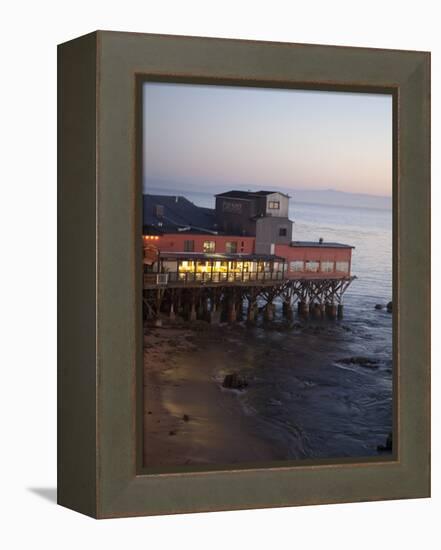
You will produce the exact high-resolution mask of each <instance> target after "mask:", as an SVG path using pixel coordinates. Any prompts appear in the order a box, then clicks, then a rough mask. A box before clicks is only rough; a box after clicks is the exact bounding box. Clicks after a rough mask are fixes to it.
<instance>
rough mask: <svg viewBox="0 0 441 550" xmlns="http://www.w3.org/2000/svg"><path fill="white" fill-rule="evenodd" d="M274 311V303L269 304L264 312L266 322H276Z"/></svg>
mask: <svg viewBox="0 0 441 550" xmlns="http://www.w3.org/2000/svg"><path fill="white" fill-rule="evenodd" d="M274 310H275V306H274V304H273V303H272V302H268V303H267V304H266V306H265V309H264V310H263V318H264V320H265V321H269V322H271V321H273V320H274Z"/></svg>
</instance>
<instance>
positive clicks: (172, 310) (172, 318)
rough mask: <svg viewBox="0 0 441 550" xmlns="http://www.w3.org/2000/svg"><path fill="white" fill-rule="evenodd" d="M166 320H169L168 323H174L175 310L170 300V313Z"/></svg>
mask: <svg viewBox="0 0 441 550" xmlns="http://www.w3.org/2000/svg"><path fill="white" fill-rule="evenodd" d="M168 318H169V319H170V321H174V320H175V319H176V315H175V308H174V304H173V300H172V302H171V303H170V313H169V316H168Z"/></svg>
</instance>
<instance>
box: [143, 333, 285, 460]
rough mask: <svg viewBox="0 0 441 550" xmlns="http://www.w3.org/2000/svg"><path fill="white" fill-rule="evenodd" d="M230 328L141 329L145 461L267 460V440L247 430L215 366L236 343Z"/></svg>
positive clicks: (227, 360) (270, 455)
mask: <svg viewBox="0 0 441 550" xmlns="http://www.w3.org/2000/svg"><path fill="white" fill-rule="evenodd" d="M232 332H233V331H232V330H231V329H228V328H222V329H220V330H219V329H218V330H213V329H210V327H209V326H208V325H207V326H206V327H203V328H202V330H201V327H199V330H194V329H193V330H189V329H186V328H175V327H173V326H172V327H168V328H167V327H165V328H155V329H153V330H151V331H147V334H146V335H145V378H144V380H145V394H144V395H145V411H144V412H145V417H144V421H145V434H146V437H145V444H144V463H145V464H146V465H148V466H165V465H190V464H207V463H208V464H234V463H237V462H243V461H245V462H246V461H249V462H253V461H256V460H257V461H270V460H275V459H276V458H277V455H276V453H275V451H274V449H272V448H271V445H270V444H269V442H266V441H264V440H262V438H260V437H259V436H258V435H256V434H253V422H252V419H251V418H250V417H247V416H246V415H244V414H243V411H242V407H241V405H240V403H239V400H238V395H237V394H238V390H237V391H235V390H226V389H224V388H222V380H221V379H219V377H218V376H219V374H218V373H219V372H220V371H221V370H222V369H223V368H224V367H225V365H230V366H231V367H232V368H233V369H234V364H233V362H232V361H231V355H232V352H233V351H234V348H235V347H237V346H238V345H239V346H240V343H239V342H237V341H236V339H235V338H233V337H232Z"/></svg>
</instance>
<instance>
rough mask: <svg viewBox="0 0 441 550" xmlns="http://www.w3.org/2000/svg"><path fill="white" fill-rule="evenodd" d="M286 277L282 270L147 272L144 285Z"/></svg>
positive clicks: (229, 281)
mask: <svg viewBox="0 0 441 550" xmlns="http://www.w3.org/2000/svg"><path fill="white" fill-rule="evenodd" d="M283 278H284V274H283V272H282V271H261V272H239V273H231V272H230V273H218V272H214V273H211V272H206V273H198V272H196V273H194V272H192V271H187V272H184V273H174V272H171V273H145V274H144V285H158V286H166V285H168V284H171V283H173V284H182V285H187V284H191V285H193V284H195V283H199V284H205V283H210V284H221V283H249V282H261V281H281V280H283Z"/></svg>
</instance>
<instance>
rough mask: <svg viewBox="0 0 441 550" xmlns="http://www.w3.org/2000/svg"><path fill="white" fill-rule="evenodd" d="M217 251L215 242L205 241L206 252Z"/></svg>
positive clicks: (204, 249)
mask: <svg viewBox="0 0 441 550" xmlns="http://www.w3.org/2000/svg"><path fill="white" fill-rule="evenodd" d="M215 249H216V243H215V242H214V241H204V246H203V247H202V250H203V251H204V252H214V251H215Z"/></svg>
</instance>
